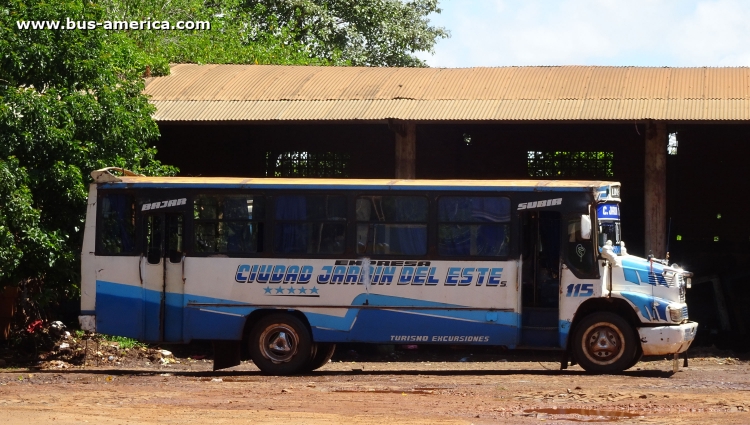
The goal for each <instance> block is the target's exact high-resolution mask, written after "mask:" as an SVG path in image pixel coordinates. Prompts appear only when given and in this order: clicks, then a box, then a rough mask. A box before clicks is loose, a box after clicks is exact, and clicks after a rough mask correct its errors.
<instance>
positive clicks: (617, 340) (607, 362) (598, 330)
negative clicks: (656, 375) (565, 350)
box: [573, 312, 638, 373]
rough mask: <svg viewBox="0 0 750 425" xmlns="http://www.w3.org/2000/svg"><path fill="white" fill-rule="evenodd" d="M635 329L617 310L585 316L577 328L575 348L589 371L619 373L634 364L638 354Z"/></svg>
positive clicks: (578, 358) (582, 364)
mask: <svg viewBox="0 0 750 425" xmlns="http://www.w3.org/2000/svg"><path fill="white" fill-rule="evenodd" d="M637 343H638V340H637V338H636V337H635V333H634V329H633V327H632V326H630V324H629V323H628V322H627V321H626V320H625V319H623V318H622V317H621V316H618V315H616V314H614V313H609V312H598V313H593V314H591V315H589V316H586V317H584V318H583V319H582V320H581V322H580V323H579V324H578V326H577V327H576V333H575V339H574V345H573V351H574V354H575V356H576V360H578V364H580V365H581V367H582V368H583V369H584V370H586V371H587V372H594V373H619V372H622V371H623V370H625V369H627V368H629V367H631V366H632V365H633V360H634V359H635V357H636V354H637V347H636V344H637Z"/></svg>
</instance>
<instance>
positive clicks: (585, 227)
mask: <svg viewBox="0 0 750 425" xmlns="http://www.w3.org/2000/svg"><path fill="white" fill-rule="evenodd" d="M581 237H582V238H583V239H591V217H590V216H589V215H587V214H583V215H581Z"/></svg>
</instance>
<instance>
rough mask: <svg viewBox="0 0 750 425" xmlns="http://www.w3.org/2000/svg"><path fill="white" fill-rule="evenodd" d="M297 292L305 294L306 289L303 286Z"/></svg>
mask: <svg viewBox="0 0 750 425" xmlns="http://www.w3.org/2000/svg"><path fill="white" fill-rule="evenodd" d="M299 293H300V294H306V293H307V289H305V288H299Z"/></svg>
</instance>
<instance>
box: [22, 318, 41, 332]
mask: <svg viewBox="0 0 750 425" xmlns="http://www.w3.org/2000/svg"><path fill="white" fill-rule="evenodd" d="M43 324H44V322H42V321H41V320H35V321H33V322H31V324H30V325H29V326H28V327H27V328H26V332H28V333H30V334H33V333H34V332H36V331H38V330H39V329H42V325H43Z"/></svg>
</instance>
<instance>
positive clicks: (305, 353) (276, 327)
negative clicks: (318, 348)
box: [248, 313, 312, 375]
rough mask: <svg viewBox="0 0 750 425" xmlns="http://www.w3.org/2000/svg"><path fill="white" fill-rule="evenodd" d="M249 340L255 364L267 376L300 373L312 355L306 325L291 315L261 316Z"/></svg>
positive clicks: (251, 355)
mask: <svg viewBox="0 0 750 425" xmlns="http://www.w3.org/2000/svg"><path fill="white" fill-rule="evenodd" d="M248 343H249V348H250V357H251V358H252V359H253V363H255V365H256V366H258V369H260V370H261V372H263V373H265V374H268V375H290V374H294V373H297V372H300V371H302V370H303V369H304V367H305V366H306V365H307V364H308V363H309V362H310V359H311V358H312V341H311V338H310V333H309V332H308V331H307V327H306V326H305V325H304V324H303V323H302V322H301V321H300V320H299V319H297V318H296V317H294V316H292V315H289V314H283V313H277V314H271V315H269V316H266V317H264V318H262V319H260V320H259V321H258V323H256V324H255V326H254V327H253V330H252V331H251V332H250V339H249V342H248Z"/></svg>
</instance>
